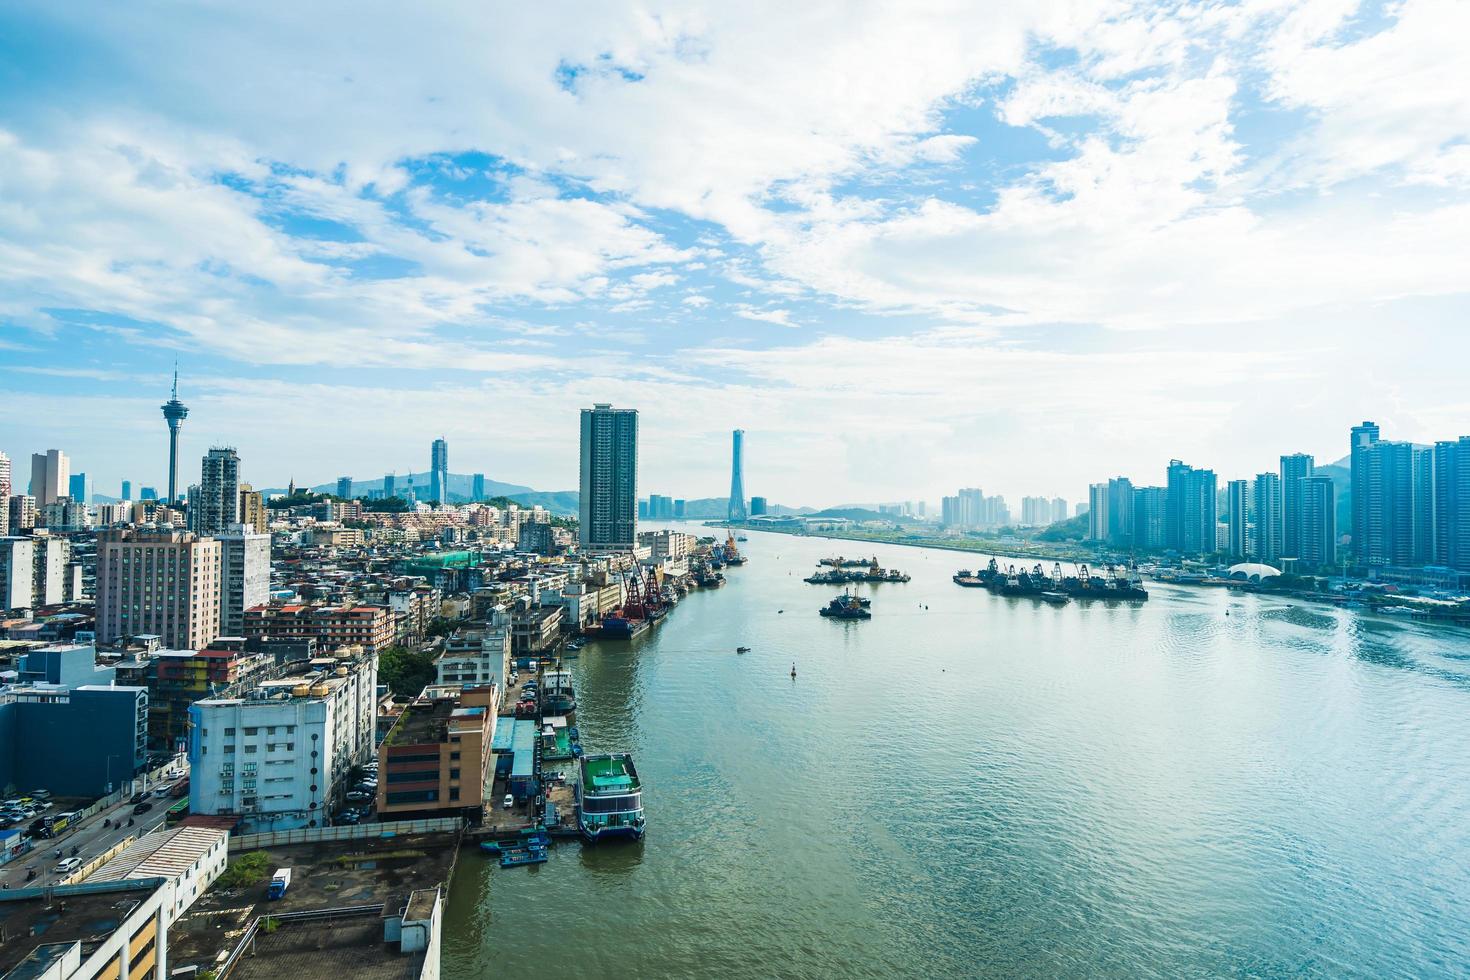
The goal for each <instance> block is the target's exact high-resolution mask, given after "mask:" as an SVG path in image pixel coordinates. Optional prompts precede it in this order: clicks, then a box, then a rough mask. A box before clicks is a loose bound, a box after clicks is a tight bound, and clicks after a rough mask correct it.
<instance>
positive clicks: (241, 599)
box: [219, 524, 271, 636]
mask: <svg viewBox="0 0 1470 980" xmlns="http://www.w3.org/2000/svg"><path fill="white" fill-rule="evenodd" d="M219 544H220V590H219V633H220V636H244V635H245V610H247V609H249V608H251V607H252V606H260V605H264V604H265V603H266V602H269V601H270V594H271V538H270V535H269V534H257V533H256V532H255V529H254V528H252V527H250V526H249V525H246V524H234V525H232V526H230V527H229V528H227V529H226V530H225V531H224V533H222V534H220V535H219Z"/></svg>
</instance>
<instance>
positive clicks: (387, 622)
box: [245, 603, 393, 653]
mask: <svg viewBox="0 0 1470 980" xmlns="http://www.w3.org/2000/svg"><path fill="white" fill-rule="evenodd" d="M245 637H246V639H249V640H259V639H275V640H315V641H316V644H317V648H318V649H319V650H321V651H322V652H323V653H330V652H331V651H333V650H336V649H337V648H338V647H343V646H360V647H363V648H364V649H366V650H367V651H368V652H369V653H377V652H379V651H381V650H382V649H383V648H384V647H387V646H389V645H391V644H392V642H393V613H392V612H391V611H390V610H389V609H388V607H387V606H367V605H344V606H308V605H302V604H297V603H291V604H285V605H279V606H277V605H265V606H255V607H253V608H251V609H247V610H245Z"/></svg>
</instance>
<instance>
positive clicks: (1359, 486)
mask: <svg viewBox="0 0 1470 980" xmlns="http://www.w3.org/2000/svg"><path fill="white" fill-rule="evenodd" d="M1378 431H1379V430H1378V424H1377V423H1376V422H1368V421H1364V422H1363V423H1362V424H1360V425H1355V426H1353V427H1352V430H1351V432H1350V433H1349V436H1348V466H1349V468H1350V470H1351V479H1352V508H1353V511H1352V514H1353V526H1352V536H1353V537H1352V550H1353V554H1354V555H1356V556H1357V557H1358V558H1359V559H1360V560H1366V558H1367V554H1366V550H1365V549H1366V547H1367V541H1368V451H1369V450H1370V449H1371V448H1372V447H1373V446H1374V445H1375V444H1376V443H1377V442H1378Z"/></svg>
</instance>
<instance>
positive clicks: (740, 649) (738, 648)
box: [735, 647, 750, 653]
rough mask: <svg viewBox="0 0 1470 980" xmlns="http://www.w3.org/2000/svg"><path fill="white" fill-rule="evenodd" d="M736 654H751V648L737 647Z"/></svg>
mask: <svg viewBox="0 0 1470 980" xmlns="http://www.w3.org/2000/svg"><path fill="white" fill-rule="evenodd" d="M735 652H736V653H749V652H750V647H736V648H735Z"/></svg>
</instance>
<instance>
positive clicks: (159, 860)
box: [87, 827, 230, 928]
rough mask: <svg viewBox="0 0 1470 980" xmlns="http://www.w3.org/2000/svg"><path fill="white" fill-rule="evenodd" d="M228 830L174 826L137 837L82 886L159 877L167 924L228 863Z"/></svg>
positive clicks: (184, 908)
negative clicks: (162, 890)
mask: <svg viewBox="0 0 1470 980" xmlns="http://www.w3.org/2000/svg"><path fill="white" fill-rule="evenodd" d="M229 843H230V833H229V831H227V830H218V829H216V828H213V827H177V828H175V829H173V830H164V831H160V832H159V833H156V834H147V835H145V836H143V837H140V838H138V839H137V840H135V841H133V843H131V844H129V845H128V846H127V847H126V848H124V849H123V851H122V853H120V854H117V855H116V856H114V857H113V858H112V859H111V860H110V861H108V862H107V863H106V864H104V865H103V866H102V867H100V868H98V869H97V870H96V871H95V872H93V873H92V874H90V875H88V876H87V883H88V884H95V883H98V882H104V881H131V880H134V879H137V878H162V879H163V880H164V899H163V904H162V911H163V925H164V927H165V928H167V927H168V926H169V925H172V924H173V921H174V920H175V919H177V918H179V916H181V915H183V914H184V913H185V912H186V911H188V909H189V906H191V905H193V904H194V900H195V899H197V898H198V897H199V896H200V895H203V894H204V893H205V891H207V890H208V889H209V886H210V885H212V884H214V879H216V878H218V877H219V876H220V875H221V874H223V873H224V870H225V866H226V865H227V864H228V863H229Z"/></svg>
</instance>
